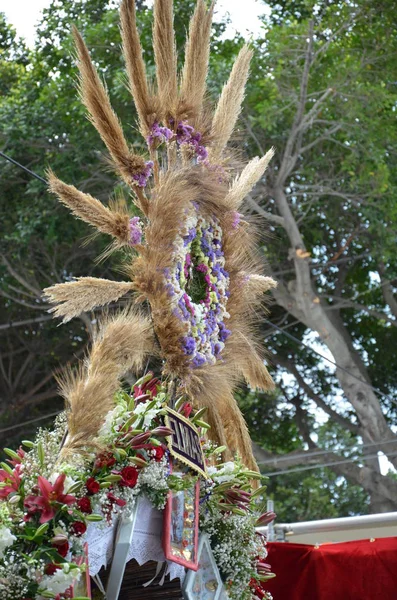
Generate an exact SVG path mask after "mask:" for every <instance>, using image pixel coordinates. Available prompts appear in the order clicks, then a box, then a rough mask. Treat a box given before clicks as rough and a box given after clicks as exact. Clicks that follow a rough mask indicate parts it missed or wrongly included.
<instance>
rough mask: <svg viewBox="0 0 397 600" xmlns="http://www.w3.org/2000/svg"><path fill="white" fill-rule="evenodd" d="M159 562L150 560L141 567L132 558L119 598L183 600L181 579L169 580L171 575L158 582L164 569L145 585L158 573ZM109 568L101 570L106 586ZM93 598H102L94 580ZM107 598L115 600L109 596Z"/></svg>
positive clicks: (130, 599) (119, 599)
mask: <svg viewBox="0 0 397 600" xmlns="http://www.w3.org/2000/svg"><path fill="white" fill-rule="evenodd" d="M156 568H157V563H155V562H153V561H150V562H147V563H145V564H144V565H142V566H141V567H140V566H139V565H138V563H137V562H136V561H135V560H131V561H130V562H129V563H128V564H127V566H126V569H125V573H124V579H123V584H122V587H121V591H120V595H119V598H118V600H182V599H183V595H182V591H181V582H180V580H179V579H173V580H172V581H170V580H169V576H168V575H167V577H166V578H165V581H164V584H163V585H161V586H160V585H159V584H158V582H159V581H160V580H161V578H162V576H163V572H164V571H162V572H161V573H160V574H159V575H158V576H157V577H156V579H155V580H154V581H153V582H152V583H151V584H150V585H149V586H147V587H143V584H144V583H147V582H148V581H151V580H152V579H153V577H154V575H155V573H156ZM108 572H109V569H107V570H105V569H102V570H101V571H100V572H99V577H100V579H101V581H102V583H103V585H104V587H105V588H106V581H107V577H108ZM92 587H93V593H92V597H93V600H97V599H100V598H102V595H101V594H99V593H98V590H97V588H96V585H95V583H94V582H92ZM107 600H115V598H108V599H107Z"/></svg>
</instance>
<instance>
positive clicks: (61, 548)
mask: <svg viewBox="0 0 397 600" xmlns="http://www.w3.org/2000/svg"><path fill="white" fill-rule="evenodd" d="M53 547H54V548H55V549H56V551H57V552H58V554H60V555H61V556H62V558H65V556H66V555H67V553H68V551H69V544H68V542H63V544H53Z"/></svg>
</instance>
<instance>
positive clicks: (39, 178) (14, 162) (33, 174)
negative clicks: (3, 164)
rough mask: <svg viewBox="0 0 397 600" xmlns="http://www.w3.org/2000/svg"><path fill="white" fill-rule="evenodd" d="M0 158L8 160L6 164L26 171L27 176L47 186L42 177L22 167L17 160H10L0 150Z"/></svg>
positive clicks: (9, 157)
mask: <svg viewBox="0 0 397 600" xmlns="http://www.w3.org/2000/svg"><path fill="white" fill-rule="evenodd" d="M0 156H2V157H3V158H5V159H6V160H8V162H10V163H12V164H13V165H16V166H17V167H19V168H20V169H22V170H23V171H26V173H29V175H31V176H32V177H35V178H36V179H38V180H39V181H41V182H42V183H44V184H45V185H48V184H47V181H46V180H45V179H44V177H41V175H37V173H35V172H34V171H31V170H30V169H28V168H27V167H24V166H23V165H21V163H19V162H18V161H17V160H15V159H14V158H11V156H8V154H4V152H1V150H0Z"/></svg>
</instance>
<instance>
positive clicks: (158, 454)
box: [153, 446, 165, 462]
mask: <svg viewBox="0 0 397 600" xmlns="http://www.w3.org/2000/svg"><path fill="white" fill-rule="evenodd" d="M164 454H165V450H164V448H163V447H162V446H157V447H156V448H153V456H154V460H155V461H156V462H160V460H161V459H162V458H163V456H164Z"/></svg>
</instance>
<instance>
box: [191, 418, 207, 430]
mask: <svg viewBox="0 0 397 600" xmlns="http://www.w3.org/2000/svg"><path fill="white" fill-rule="evenodd" d="M194 424H195V425H197V426H198V427H202V428H203V429H209V428H210V425H208V423H206V422H205V421H202V420H201V419H196V420H195V421H194Z"/></svg>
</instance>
